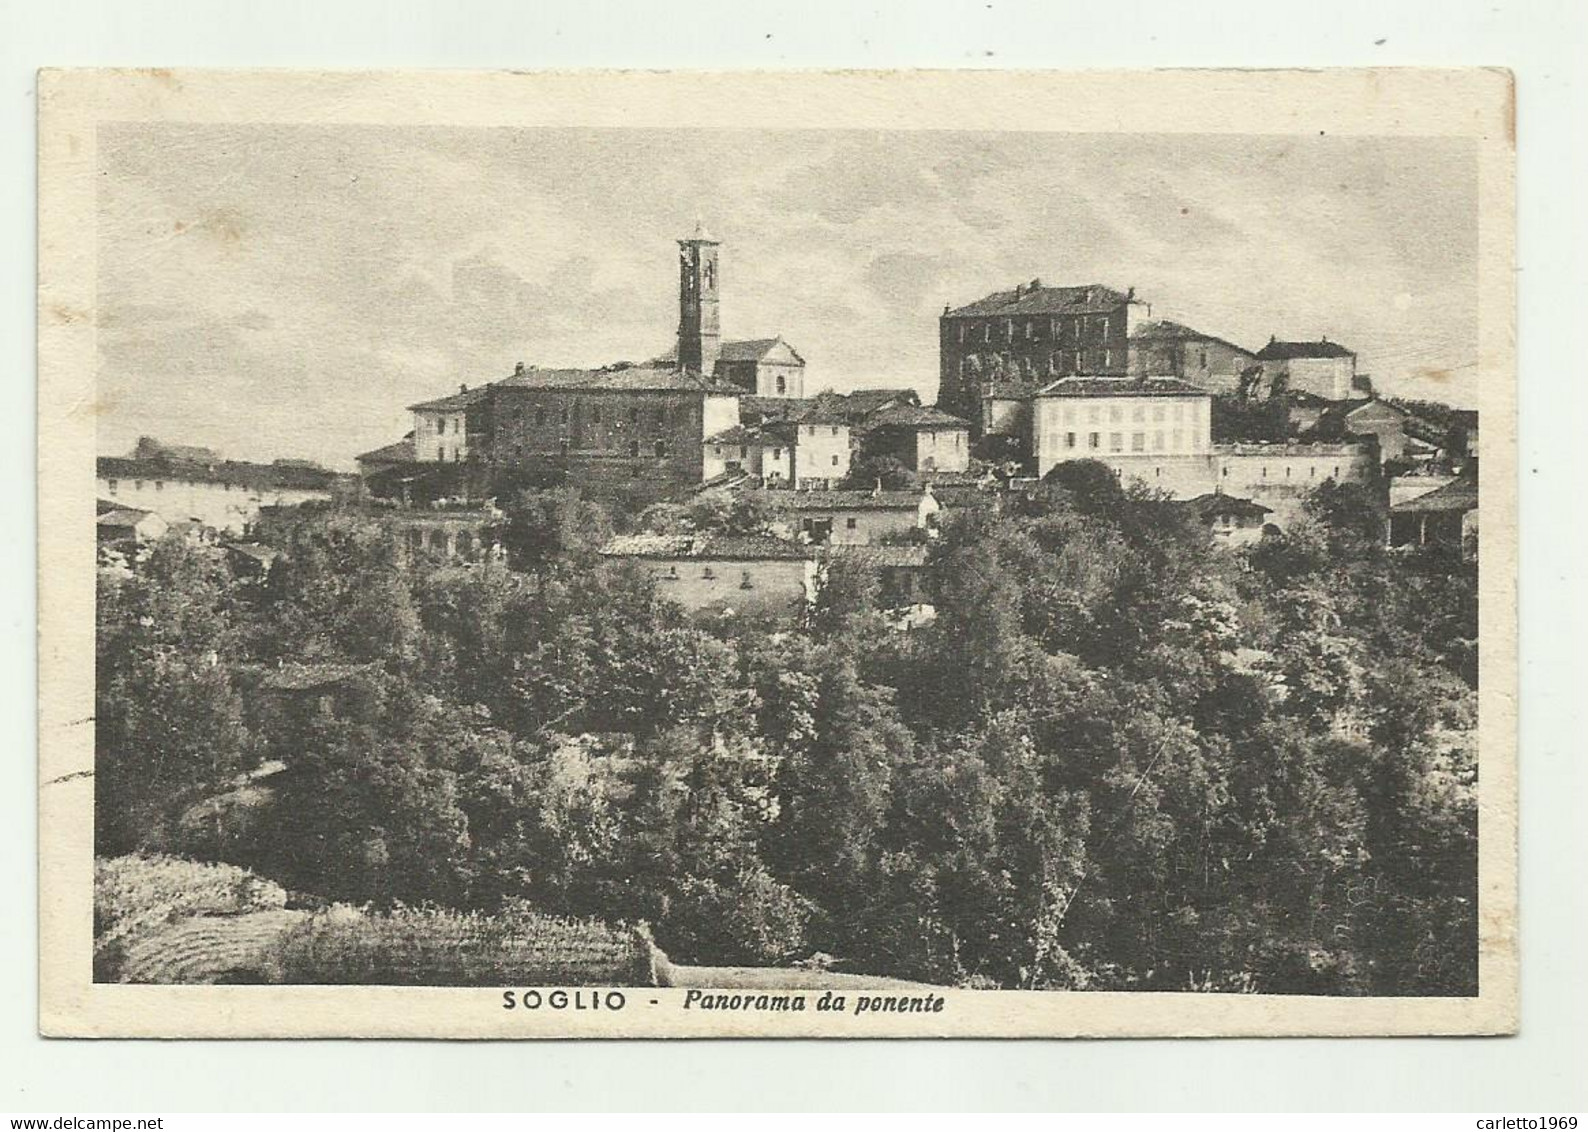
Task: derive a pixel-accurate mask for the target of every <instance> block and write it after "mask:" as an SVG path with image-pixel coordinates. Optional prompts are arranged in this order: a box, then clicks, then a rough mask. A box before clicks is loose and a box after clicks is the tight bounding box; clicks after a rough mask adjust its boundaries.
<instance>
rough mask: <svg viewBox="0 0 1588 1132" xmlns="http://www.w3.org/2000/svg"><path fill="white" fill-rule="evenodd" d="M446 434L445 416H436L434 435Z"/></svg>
mask: <svg viewBox="0 0 1588 1132" xmlns="http://www.w3.org/2000/svg"><path fill="white" fill-rule="evenodd" d="M446 434H447V418H446V417H437V418H436V435H437V436H445V435H446Z"/></svg>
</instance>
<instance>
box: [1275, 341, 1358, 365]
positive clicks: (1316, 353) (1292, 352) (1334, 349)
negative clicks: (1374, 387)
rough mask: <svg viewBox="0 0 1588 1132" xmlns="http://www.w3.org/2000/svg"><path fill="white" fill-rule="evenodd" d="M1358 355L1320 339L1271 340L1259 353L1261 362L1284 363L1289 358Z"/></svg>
mask: <svg viewBox="0 0 1588 1132" xmlns="http://www.w3.org/2000/svg"><path fill="white" fill-rule="evenodd" d="M1355 356H1356V354H1355V353H1354V352H1352V351H1351V350H1347V349H1346V348H1345V347H1344V346H1342V345H1340V343H1338V342H1331V341H1329V340H1328V339H1327V338H1320V339H1318V341H1316V342H1281V341H1279V340H1278V339H1277V338H1270V339H1269V340H1268V345H1266V346H1264V347H1263V348H1262V349H1261V350H1259V351H1257V357H1258V359H1259V360H1260V361H1265V362H1272V361H1283V360H1285V359H1288V358H1354V357H1355Z"/></svg>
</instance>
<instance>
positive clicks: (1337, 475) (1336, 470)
mask: <svg viewBox="0 0 1588 1132" xmlns="http://www.w3.org/2000/svg"><path fill="white" fill-rule="evenodd" d="M1334 478H1335V479H1339V478H1340V465H1339V464H1336V465H1335V466H1334Z"/></svg>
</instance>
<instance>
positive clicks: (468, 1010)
mask: <svg viewBox="0 0 1588 1132" xmlns="http://www.w3.org/2000/svg"><path fill="white" fill-rule="evenodd" d="M39 92H40V238H39V251H40V279H39V375H40V377H39V493H40V496H39V503H40V508H39V513H40V515H41V517H42V518H41V526H40V530H39V541H40V591H39V592H40V627H39V631H40V637H39V642H40V643H39V650H40V654H39V655H40V689H41V692H40V696H41V702H40V733H41V744H40V752H39V767H40V784H41V785H40V802H39V804H40V829H41V833H40V847H39V850H40V873H41V893H42V895H41V904H40V918H41V954H42V963H41V970H40V990H41V995H40V998H41V1018H40V1026H41V1029H42V1030H43V1032H44V1033H46V1034H48V1035H53V1036H90V1037H436V1038H503V1037H511V1038H546V1037H608V1038H611V1037H724V1036H734V1037H740V1036H742V1037H939V1036H943V1037H947V1036H952V1037H1066V1036H1116V1037H1130V1036H1208V1035H1370V1034H1500V1033H1509V1032H1512V1031H1514V1030H1515V1028H1516V1026H1517V1016H1516V1004H1517V968H1516V925H1517V905H1516V828H1517V827H1516V821H1517V814H1516V718H1515V682H1516V643H1515V591H1514V579H1515V561H1516V546H1517V541H1516V527H1515V522H1516V513H1515V505H1514V501H1515V485H1516V478H1515V476H1516V445H1515V402H1514V342H1513V338H1514V327H1515V317H1514V294H1513V279H1512V268H1513V158H1514V143H1515V139H1514V124H1513V121H1514V120H1513V91H1512V84H1511V81H1510V77H1509V75H1507V74H1505V73H1503V72H1500V71H1492V70H1464V71H1441V70H1419V69H1399V70H1390V69H1386V70H1372V71H1311V72H1279V71H1275V72H1215V71H1209V72H1141V73H1096V74H1052V73H1013V72H1010V73H993V72H976V73H972V72H964V73H937V72H920V73H912V72H900V73H832V74H818V73H784V74H656V73H624V72H614V73H596V72H592V73H583V74H570V73H559V74H507V73H489V74H441V73H402V74H395V73H394V74H373V73H370V74H319V73H285V72H271V73H266V72H212V71H158V70H151V71H76V72H73V71H55V72H47V73H45V74H43V75H41V78H40V86H39ZM1480 419H1481V420H1482V422H1483V424H1484V426H1485V427H1486V429H1487V434H1486V437H1485V439H1484V442H1483V445H1482V453H1483V457H1484V458H1483V459H1482V460H1481V467H1480V460H1479V440H1478V422H1479V420H1480ZM1480 490H1481V494H1482V496H1483V498H1484V500H1485V501H1486V503H1487V510H1486V511H1485V512H1484V514H1483V520H1484V521H1483V525H1482V531H1481V540H1482V543H1481V545H1482V553H1481V554H1480V553H1479V538H1480V535H1479V527H1478V513H1479V512H1478V498H1479V494H1480ZM90 517H92V523H91V522H90ZM1480 642H1481V648H1480ZM1480 767H1481V776H1480V775H1479V768H1480Z"/></svg>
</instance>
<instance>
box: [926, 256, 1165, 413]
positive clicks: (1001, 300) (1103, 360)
mask: <svg viewBox="0 0 1588 1132" xmlns="http://www.w3.org/2000/svg"><path fill="white" fill-rule="evenodd" d="M1134 301H1135V297H1134V292H1133V291H1127V292H1124V293H1121V292H1119V291H1116V290H1114V289H1113V288H1110V287H1105V286H1102V285H1101V284H1096V283H1094V284H1088V285H1085V286H1071V287H1047V286H1044V285H1043V283H1042V281H1041V280H1040V279H1033V280H1031V282H1030V283H1021V284H1018V285H1017V286H1016V287H1015V288H1014V289H1013V290H1010V291H998V292H995V293H993V294H991V295H988V296H986V297H985V298H982V299H978V300H976V301H975V302H973V303H967V304H966V305H964V306H961V307H953V308H950V307H945V308H944V309H943V314H942V317H941V318H940V319H939V320H938V395H937V401H938V404H939V405H940V406H942V408H943V409H945V410H946V411H948V412H951V413H954V414H956V415H958V416H961V417H963V418H965V419H967V420H968V421H969V422H970V424H971V426H972V429H973V431H974V434H975V435H976V436H977V437H980V436H981V435H982V434H983V433H984V432H986V431H987V430H988V428H989V425H990V423H991V422H990V421H989V420H988V419H986V416H985V414H984V403H985V402H986V401H987V400H989V399H992V400H1010V399H1013V400H1017V401H1018V400H1022V399H1029V397H1030V395H1031V394H1032V393H1034V392H1035V391H1036V390H1037V388H1038V387H1039V386H1041V385H1042V384H1043V383H1044V382H1047V381H1051V380H1052V379H1054V378H1056V377H1064V376H1068V375H1071V374H1081V373H1095V374H1113V375H1124V374H1125V373H1126V372H1127V370H1128V366H1129V352H1130V344H1129V322H1130V306H1131V304H1132V303H1133V302H1134ZM1006 416H1007V413H1006Z"/></svg>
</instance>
